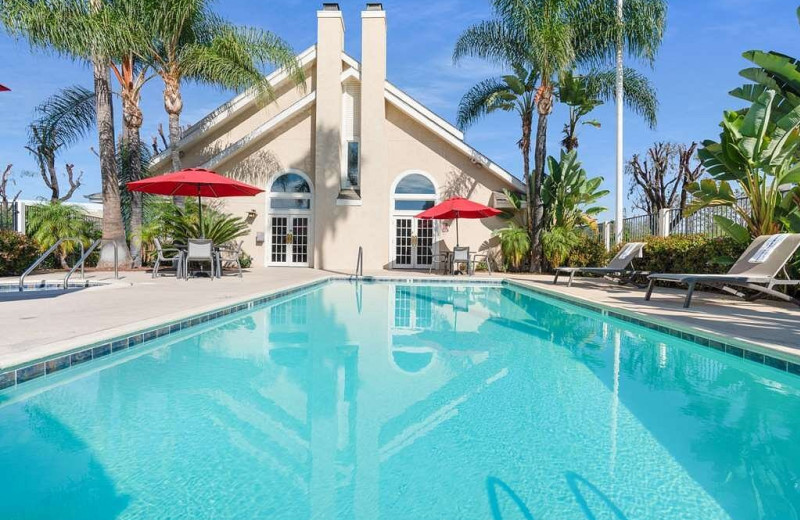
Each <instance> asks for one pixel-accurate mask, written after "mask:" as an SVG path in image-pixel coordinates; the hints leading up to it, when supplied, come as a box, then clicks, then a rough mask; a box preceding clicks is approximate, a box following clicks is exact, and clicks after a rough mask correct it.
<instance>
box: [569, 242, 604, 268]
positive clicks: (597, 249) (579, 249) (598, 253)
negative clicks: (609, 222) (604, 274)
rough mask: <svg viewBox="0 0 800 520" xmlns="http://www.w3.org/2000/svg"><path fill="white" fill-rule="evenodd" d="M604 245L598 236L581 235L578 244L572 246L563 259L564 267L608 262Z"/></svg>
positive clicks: (587, 265)
mask: <svg viewBox="0 0 800 520" xmlns="http://www.w3.org/2000/svg"><path fill="white" fill-rule="evenodd" d="M608 258H609V254H608V252H607V251H606V246H605V244H603V241H602V240H600V239H599V238H594V237H591V236H589V235H582V236H581V239H580V242H578V245H577V246H575V247H573V248H572V251H570V253H569V255H568V256H567V258H566V259H565V260H564V266H565V267H597V266H603V265H605V264H606V262H608Z"/></svg>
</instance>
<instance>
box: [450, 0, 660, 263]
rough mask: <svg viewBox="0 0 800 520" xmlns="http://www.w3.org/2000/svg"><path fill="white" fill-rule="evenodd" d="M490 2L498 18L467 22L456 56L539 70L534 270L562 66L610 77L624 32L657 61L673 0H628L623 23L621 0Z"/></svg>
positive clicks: (532, 190)
mask: <svg viewBox="0 0 800 520" xmlns="http://www.w3.org/2000/svg"><path fill="white" fill-rule="evenodd" d="M490 3H491V6H492V9H493V12H494V19H492V20H488V21H484V22H480V23H478V24H476V25H473V26H471V27H469V28H467V29H466V30H465V31H464V32H463V33H462V34H461V36H460V37H459V38H458V40H457V41H456V45H455V49H454V51H453V60H454V61H455V62H458V61H460V60H461V59H463V58H465V57H469V56H471V57H477V58H482V59H488V60H491V61H493V62H496V63H498V64H500V65H504V66H512V65H514V64H524V65H525V66H526V67H528V68H529V69H535V70H537V71H538V72H539V86H538V89H537V91H536V96H535V103H536V109H537V113H538V123H537V128H536V140H535V146H534V172H533V175H532V182H531V183H529V185H530V187H529V200H530V204H531V205H532V206H533V213H532V215H533V224H532V228H533V236H532V241H531V242H532V247H531V270H533V271H535V270H540V269H541V244H540V242H541V241H540V235H541V230H542V221H543V216H544V210H543V207H542V202H541V196H540V191H541V183H542V177H543V175H544V168H545V159H546V157H547V122H548V121H547V120H548V116H549V115H550V113H551V111H552V109H553V102H554V100H555V94H556V91H557V87H558V77H559V74H561V73H563V72H564V71H569V70H587V75H589V74H594V75H598V76H600V79H603V77H604V76H603V75H602V74H601V73H599V72H596V71H598V70H601V69H602V68H603V67H606V66H610V65H613V63H614V60H615V57H616V46H617V38H618V36H621V37H622V40H623V42H624V44H625V47H626V50H627V52H628V54H630V55H631V56H632V57H634V58H639V59H642V60H643V61H646V62H649V63H652V62H653V60H654V58H655V53H656V50H657V49H658V46H659V45H660V43H661V38H662V35H663V32H664V23H665V16H666V2H665V0H629V1H628V2H627V3H626V4H625V10H624V13H623V23H622V24H620V23H618V19H617V15H616V2H615V1H614V0H490ZM620 33H621V34H620ZM634 102H635V100H631V99H628V100H627V103H634ZM654 105H655V104H654V103H653V104H652V106H654ZM642 108H644V107H642ZM654 118H655V115H654V114H653V119H654Z"/></svg>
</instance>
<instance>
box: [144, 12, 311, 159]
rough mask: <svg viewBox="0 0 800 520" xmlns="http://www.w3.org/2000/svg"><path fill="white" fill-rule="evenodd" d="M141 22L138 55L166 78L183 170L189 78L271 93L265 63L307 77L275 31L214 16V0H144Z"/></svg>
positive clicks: (172, 133) (173, 147)
mask: <svg viewBox="0 0 800 520" xmlns="http://www.w3.org/2000/svg"><path fill="white" fill-rule="evenodd" d="M140 4H141V6H142V7H141V13H140V16H139V17H138V22H139V23H140V24H141V25H140V26H141V27H142V30H141V31H135V34H137V35H138V34H145V35H146V38H145V39H143V40H142V39H140V40H138V41H134V42H132V43H133V45H132V48H134V49H135V52H136V53H137V55H138V57H139V58H141V59H142V60H143V61H144V62H146V63H149V64H150V65H151V66H152V67H153V69H154V70H155V72H156V73H157V74H158V75H159V76H160V77H161V79H162V80H163V82H164V109H165V110H166V112H167V115H168V117H169V140H170V155H171V158H172V169H173V170H175V171H177V170H180V169H181V159H180V153H179V150H178V148H177V144H178V141H179V140H180V137H181V125H180V116H181V111H182V110H183V98H182V95H181V83H182V82H183V81H184V80H190V81H196V82H198V83H205V84H211V85H214V86H221V87H223V88H227V89H232V90H235V91H241V90H245V89H247V88H256V89H257V90H258V91H259V92H260V93H261V94H263V95H265V96H267V97H272V96H273V95H274V91H273V89H272V86H271V85H270V84H269V82H268V81H267V79H266V77H265V76H264V74H263V73H262V70H261V68H262V66H263V65H265V64H271V65H276V66H278V67H286V68H287V69H288V70H290V71H292V73H293V76H294V78H295V80H296V82H298V83H300V82H302V81H303V79H304V75H303V72H302V70H301V69H300V67H299V66H298V64H297V61H296V60H295V54H294V51H293V50H292V48H291V47H290V46H289V45H288V44H287V43H286V42H284V41H283V40H281V39H280V38H279V37H277V36H276V35H274V34H272V33H270V32H268V31H263V30H261V29H256V28H247V27H237V26H234V25H232V24H230V23H229V22H227V21H225V20H223V19H222V18H220V17H219V16H217V15H216V14H214V13H213V12H212V11H211V10H210V7H209V4H210V2H209V0H174V1H170V2H163V1H161V0H140Z"/></svg>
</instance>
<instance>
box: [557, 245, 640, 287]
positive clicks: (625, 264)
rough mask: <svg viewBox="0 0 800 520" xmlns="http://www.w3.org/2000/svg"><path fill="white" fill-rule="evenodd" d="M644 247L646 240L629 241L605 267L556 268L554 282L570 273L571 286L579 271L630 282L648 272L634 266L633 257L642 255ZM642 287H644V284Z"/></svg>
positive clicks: (621, 281)
mask: <svg viewBox="0 0 800 520" xmlns="http://www.w3.org/2000/svg"><path fill="white" fill-rule="evenodd" d="M643 248H644V242H629V243H627V244H625V245H624V246H623V247H622V249H620V250H619V252H618V253H617V254H616V255H615V256H614V258H612V259H611V261H610V262H608V264H607V265H606V266H605V267H559V268H558V269H556V276H555V278H554V279H553V283H554V284H556V283H558V276H559V275H561V274H568V275H569V281H568V282H567V287H571V286H572V280H573V279H574V278H575V275H576V274H577V273H588V274H597V275H601V276H607V277H610V278H612V279H614V280H616V281H617V282H619V283H630V282H632V281H633V278H634V277H636V276H640V275H646V274H647V273H646V272H645V271H637V270H635V269H634V268H633V259H634V258H635V257H637V256H641V253H642V249H643ZM641 287H644V285H642V286H641Z"/></svg>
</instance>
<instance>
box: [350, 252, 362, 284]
mask: <svg viewBox="0 0 800 520" xmlns="http://www.w3.org/2000/svg"><path fill="white" fill-rule="evenodd" d="M359 278H364V248H363V247H361V246H358V257H357V258H356V272H355V273H354V274H353V276H351V277H350V279H351V280H352V279H356V280H358V279H359Z"/></svg>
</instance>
